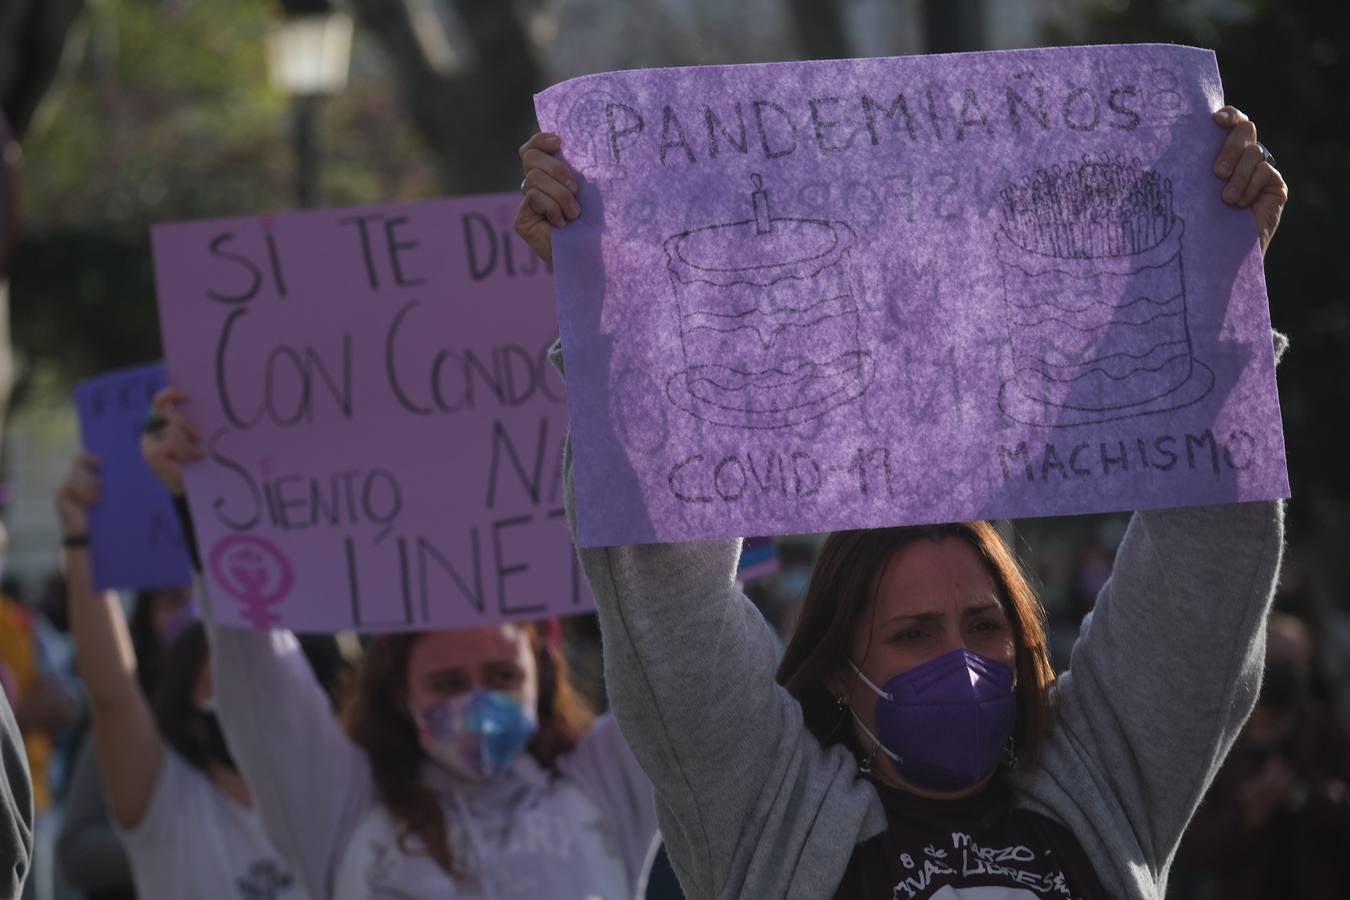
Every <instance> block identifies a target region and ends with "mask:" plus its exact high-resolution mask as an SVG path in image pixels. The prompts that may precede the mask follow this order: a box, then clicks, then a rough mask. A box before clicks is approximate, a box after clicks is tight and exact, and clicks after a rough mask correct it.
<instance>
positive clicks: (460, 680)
mask: <svg viewBox="0 0 1350 900" xmlns="http://www.w3.org/2000/svg"><path fill="white" fill-rule="evenodd" d="M467 688H468V684H467V683H466V682H465V679H464V676H463V675H440V676H438V677H436V678H433V679H432V680H431V689H432V690H433V691H435V692H436V693H438V694H460V693H463V692H464V691H465V690H466V689H467Z"/></svg>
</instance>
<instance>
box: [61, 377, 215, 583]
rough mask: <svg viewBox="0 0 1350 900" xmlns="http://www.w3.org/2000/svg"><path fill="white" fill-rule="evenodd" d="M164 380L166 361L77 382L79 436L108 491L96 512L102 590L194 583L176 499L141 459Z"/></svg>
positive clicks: (93, 534) (93, 532) (92, 538)
mask: <svg viewBox="0 0 1350 900" xmlns="http://www.w3.org/2000/svg"><path fill="white" fill-rule="evenodd" d="M165 379H166V376H165V374H164V364H163V363H151V364H148V365H144V366H135V367H132V368H128V369H119V370H117V371H115V372H109V373H107V374H104V375H100V376H98V377H97V378H91V379H88V380H87V381H82V382H80V383H79V384H78V385H76V386H75V408H76V410H77V411H78V412H79V417H80V440H81V442H82V443H83V445H84V449H86V450H88V451H89V452H90V453H93V454H94V455H95V456H97V457H98V458H99V461H100V463H101V469H100V473H99V474H100V476H101V481H102V485H103V492H102V498H101V499H100V501H99V503H98V505H97V506H95V507H94V508H93V509H91V510H90V511H89V548H90V556H91V559H92V562H93V567H94V587H95V588H97V589H98V590H110V589H121V588H125V589H129V590H142V589H145V590H149V589H154V588H169V587H180V586H182V585H186V584H190V583H191V582H192V569H191V564H190V563H189V561H188V554H187V547H186V546H185V544H184V543H183V535H182V532H181V531H180V530H179V527H178V516H177V514H176V513H175V512H174V508H173V499H172V498H171V497H170V496H169V492H168V491H167V490H165V489H164V486H163V485H162V484H160V483H159V481H158V480H156V479H155V476H154V475H152V474H151V473H150V470H149V469H147V468H146V466H145V461H144V460H143V459H142V458H141V448H140V434H141V423H142V422H144V421H145V414H146V412H147V411H148V410H149V409H150V400H151V398H153V397H154V395H155V393H156V392H157V391H159V390H160V389H161V388H162V387H164V385H165V383H166V380H165Z"/></svg>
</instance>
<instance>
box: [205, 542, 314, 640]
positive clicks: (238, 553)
mask: <svg viewBox="0 0 1350 900" xmlns="http://www.w3.org/2000/svg"><path fill="white" fill-rule="evenodd" d="M211 575H212V576H213V577H214V578H215V580H216V582H217V583H218V584H220V585H221V586H222V587H224V588H225V590H226V592H227V593H229V595H230V596H232V597H234V599H235V600H237V601H239V604H240V605H241V606H242V607H243V608H244V618H245V619H247V620H248V621H249V622H251V623H253V625H254V626H255V627H257V628H270V627H272V626H273V625H276V624H277V623H278V622H280V621H281V617H280V616H278V615H277V614H276V613H274V612H272V610H270V609H268V607H270V606H275V605H276V604H278V603H280V602H281V601H282V600H285V599H286V596H287V595H288V594H289V593H290V592H291V586H292V585H294V584H295V570H294V569H293V568H291V561H290V560H289V559H287V558H286V557H285V555H284V554H283V553H282V552H281V551H280V550H279V549H277V546H276V545H275V544H273V543H272V542H271V541H268V540H265V539H264V538H260V537H254V536H252V535H247V534H236V535H231V536H230V537H227V538H225V539H224V540H222V541H220V542H219V543H217V544H216V545H215V546H214V547H212V548H211Z"/></svg>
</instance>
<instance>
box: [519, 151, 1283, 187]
mask: <svg viewBox="0 0 1350 900" xmlns="http://www.w3.org/2000/svg"><path fill="white" fill-rule="evenodd" d="M1258 146H1259V145H1258ZM1261 149H1263V150H1264V149H1265V148H1264V147H1262V148H1261ZM526 190H527V188H526V187H525V179H524V178H522V179H520V193H521V195H522V196H523V195H524V194H525V191H526Z"/></svg>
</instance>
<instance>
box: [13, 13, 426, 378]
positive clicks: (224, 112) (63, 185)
mask: <svg viewBox="0 0 1350 900" xmlns="http://www.w3.org/2000/svg"><path fill="white" fill-rule="evenodd" d="M277 14H278V13H277V7H276V4H275V3H274V2H273V0H171V2H170V0H103V2H100V3H97V4H93V5H92V6H91V8H90V11H89V13H88V14H87V16H86V18H85V20H84V21H83V22H82V23H81V24H80V25H79V26H78V28H77V31H76V33H75V34H74V35H73V36H72V38H71V45H70V48H69V51H70V53H71V55H72V58H73V61H74V64H73V65H72V66H71V68H70V70H69V71H68V72H67V73H66V74H65V76H64V77H63V79H61V80H58V83H57V84H56V85H55V86H54V87H53V89H52V91H51V93H50V94H49V96H48V104H49V105H48V107H47V108H44V109H43V110H42V111H41V113H40V115H39V118H38V121H37V122H36V123H35V125H34V127H33V129H32V131H31V132H30V134H29V136H28V138H27V140H26V142H25V145H24V165H23V169H22V183H21V190H22V202H23V209H22V225H23V231H22V235H21V238H20V243H19V245H18V246H17V247H16V254H15V259H14V265H13V272H12V281H11V304H12V321H13V331H14V344H15V346H16V349H17V350H18V352H19V354H20V356H21V359H22V361H23V363H24V365H25V367H26V369H27V370H28V371H30V372H31V371H32V370H33V369H34V367H40V366H44V365H45V366H52V367H54V368H55V369H57V370H58V371H59V373H60V374H61V375H62V376H63V377H64V378H65V379H68V380H70V381H73V380H75V379H78V378H80V377H83V376H85V375H88V374H92V373H94V372H98V371H101V370H104V369H107V368H111V367H113V366H118V365H125V364H130V363H135V362H142V361H145V360H148V359H153V358H155V357H156V356H158V355H159V353H160V349H159V339H158V332H159V328H158V322H157V318H156V312H155V306H154V284H153V278H152V275H151V268H150V256H149V226H150V225H151V224H152V223H154V222H159V221H170V220H177V219H188V218H201V217H209V216H225V215H244V214H255V213H260V212H267V211H272V210H280V209H286V208H289V207H290V206H292V196H293V193H294V189H293V173H292V165H293V160H292V150H291V144H290V139H291V135H290V131H289V128H290V118H289V114H288V113H289V106H288V100H287V98H286V97H284V96H283V95H282V94H281V93H279V92H278V91H277V90H276V89H274V88H273V87H272V86H271V85H270V84H269V81H268V72H267V64H266V43H265V42H266V35H267V32H268V29H269V27H271V26H272V25H273V24H274V23H275V21H276V16H277ZM362 49H363V48H362V47H361V46H360V39H359V36H358V44H357V48H356V50H357V52H356V55H355V58H354V61H353V73H352V81H351V84H350V86H349V89H348V90H347V91H346V92H344V93H343V94H342V95H341V96H339V97H337V98H334V99H332V100H331V101H329V102H327V103H326V104H325V105H324V106H323V108H322V115H321V119H320V124H319V132H320V135H319V144H320V147H321V148H322V150H323V153H324V158H323V164H322V181H323V200H324V203H325V205H333V206H341V205H350V204H357V203H369V202H374V201H378V200H398V199H411V198H416V197H425V196H431V195H434V194H435V193H436V187H435V184H436V182H435V172H434V169H433V168H432V167H431V166H430V165H429V164H428V162H427V160H426V157H425V152H424V151H423V150H422V146H421V144H420V143H419V142H418V140H417V138H416V136H415V135H414V134H413V133H412V132H411V131H410V129H409V128H408V127H407V126H406V124H405V116H404V114H403V112H402V110H401V109H400V108H399V105H398V102H397V100H396V99H395V91H394V89H393V88H392V86H391V84H390V83H389V80H388V78H387V77H386V76H385V73H384V71H383V69H382V68H381V67H380V66H379V64H378V63H379V61H378V59H371V58H369V57H370V54H369V53H366V54H363V53H362V52H361V51H362Z"/></svg>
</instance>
